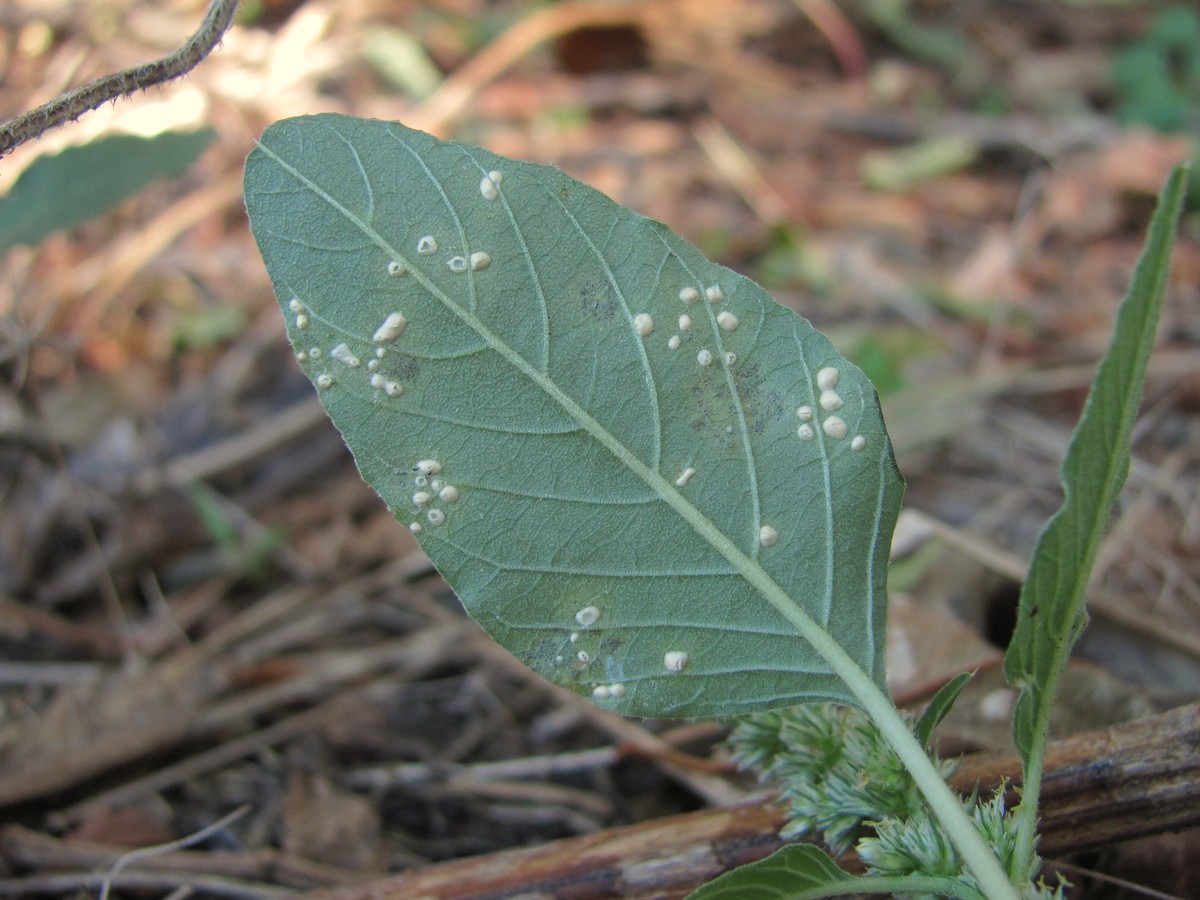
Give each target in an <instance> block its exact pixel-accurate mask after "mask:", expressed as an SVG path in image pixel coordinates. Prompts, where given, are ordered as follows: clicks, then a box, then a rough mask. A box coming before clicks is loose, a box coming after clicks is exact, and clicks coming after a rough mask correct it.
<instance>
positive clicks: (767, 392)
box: [733, 363, 784, 434]
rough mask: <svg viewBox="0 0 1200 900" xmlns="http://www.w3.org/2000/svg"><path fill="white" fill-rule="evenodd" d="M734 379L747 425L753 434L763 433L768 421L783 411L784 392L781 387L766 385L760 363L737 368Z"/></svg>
mask: <svg viewBox="0 0 1200 900" xmlns="http://www.w3.org/2000/svg"><path fill="white" fill-rule="evenodd" d="M733 380H734V384H736V385H737V392H738V396H740V397H741V398H742V411H743V413H744V414H745V416H746V427H747V428H749V429H750V431H751V432H752V433H753V434H761V433H762V431H763V430H764V429H765V427H766V424H767V423H768V422H770V421H772V420H773V419H776V418H778V417H779V416H780V415H781V414H782V413H783V411H784V403H783V393H782V392H781V391H780V390H779V388H770V389H767V388H766V387H765V385H764V381H765V379H764V378H763V376H762V370H761V368H760V367H759V365H758V363H754V364H753V365H749V366H746V367H745V368H741V369H735V370H734V373H733Z"/></svg>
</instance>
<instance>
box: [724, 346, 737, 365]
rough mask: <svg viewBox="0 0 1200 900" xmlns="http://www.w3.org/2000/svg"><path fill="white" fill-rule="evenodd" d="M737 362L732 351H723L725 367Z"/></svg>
mask: <svg viewBox="0 0 1200 900" xmlns="http://www.w3.org/2000/svg"><path fill="white" fill-rule="evenodd" d="M736 362H737V354H736V353H734V352H733V351H732V350H726V351H725V365H727V366H732V365H734V364H735V363H736Z"/></svg>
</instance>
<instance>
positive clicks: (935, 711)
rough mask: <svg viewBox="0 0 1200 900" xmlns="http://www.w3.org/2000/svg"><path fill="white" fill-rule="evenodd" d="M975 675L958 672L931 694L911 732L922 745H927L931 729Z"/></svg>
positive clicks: (931, 732) (948, 710) (935, 726)
mask: <svg viewBox="0 0 1200 900" xmlns="http://www.w3.org/2000/svg"><path fill="white" fill-rule="evenodd" d="M974 677H975V674H974V673H973V672H960V673H959V674H958V675H955V676H954V677H953V678H951V679H950V680H949V681H948V682H946V683H945V684H943V685H942V686H941V688H939V689H938V692H937V693H936V694H934V695H933V699H932V700H930V701H929V705H928V706H927V707H925V712H923V713H921V718H919V719H918V720H917V724H916V726H915V727H914V728H913V733H914V734H915V735H916V736H917V740H918V741H920V742H921V743H922V744H923V745H924V746H926V747H928V746H929V739H930V738H931V737H933V729H935V728H937V727H938V725H939V724H941V721H942V719H944V718H946V714H947V713H948V712H950V710H951V709H952V708H953V707H954V703H955V701H957V700H958V695H959V694H961V693H962V690H963V688H965V687H966V686H967V683H968V682H969V681H970V680H971V679H972V678H974Z"/></svg>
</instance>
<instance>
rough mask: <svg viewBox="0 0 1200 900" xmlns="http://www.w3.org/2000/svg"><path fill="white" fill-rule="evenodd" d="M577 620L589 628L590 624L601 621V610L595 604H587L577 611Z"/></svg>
mask: <svg viewBox="0 0 1200 900" xmlns="http://www.w3.org/2000/svg"><path fill="white" fill-rule="evenodd" d="M575 621H576V622H578V623H579V624H580V625H582V626H583V627H584V628H587V627H588V626H589V625H595V624H596V623H597V622H599V621H600V610H599V609H597V608H596V607H594V606H585V607H584V608H583V609H581V610H580V611H579V612H577V613H575Z"/></svg>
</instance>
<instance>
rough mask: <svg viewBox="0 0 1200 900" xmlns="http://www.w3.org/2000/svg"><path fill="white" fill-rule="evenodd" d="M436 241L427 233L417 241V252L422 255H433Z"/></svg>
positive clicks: (436, 245)
mask: <svg viewBox="0 0 1200 900" xmlns="http://www.w3.org/2000/svg"><path fill="white" fill-rule="evenodd" d="M437 250H438V243H437V238H435V237H434V236H433V235H432V234H427V235H425V237H423V238H421V239H420V240H419V241H417V252H418V253H420V254H421V255H422V256H433V254H435V253H437Z"/></svg>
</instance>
